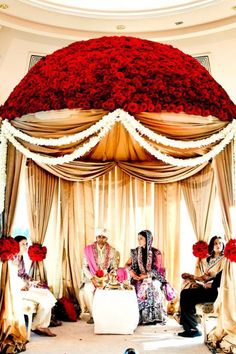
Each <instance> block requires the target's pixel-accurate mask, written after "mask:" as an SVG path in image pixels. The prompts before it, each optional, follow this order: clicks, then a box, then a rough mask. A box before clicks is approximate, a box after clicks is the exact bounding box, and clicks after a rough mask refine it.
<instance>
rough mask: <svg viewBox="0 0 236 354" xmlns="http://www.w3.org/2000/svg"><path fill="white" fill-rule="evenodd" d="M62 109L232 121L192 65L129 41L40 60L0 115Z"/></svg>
mask: <svg viewBox="0 0 236 354" xmlns="http://www.w3.org/2000/svg"><path fill="white" fill-rule="evenodd" d="M63 108H82V109H92V108H95V109H101V108H103V109H105V110H108V111H113V110H114V109H116V108H123V109H124V110H126V111H129V112H130V113H138V112H153V111H155V112H160V111H167V112H176V113H178V112H185V113H187V114H195V115H202V116H208V115H213V116H215V117H218V118H220V119H221V120H231V119H233V118H235V117H236V106H235V105H234V103H233V102H232V101H231V100H230V98H229V96H228V95H227V93H226V92H225V91H224V89H223V88H222V87H221V86H220V85H219V84H218V83H217V82H216V81H215V80H214V79H213V78H212V77H211V75H210V74H209V73H208V71H207V70H206V69H205V68H204V67H203V66H202V65H201V64H200V63H199V62H198V61H197V60H195V59H194V58H192V57H191V56H190V55H187V54H184V53H183V52H181V51H180V50H178V49H176V48H173V47H172V46H170V45H166V44H160V43H156V42H152V41H148V40H144V39H139V38H133V37H102V38H98V39H90V40H87V41H80V42H76V43H73V44H71V45H69V46H68V47H66V48H63V49H60V50H57V51H56V52H54V53H53V54H51V55H48V56H46V57H45V58H43V59H41V60H40V61H39V62H38V63H37V64H36V65H35V66H34V67H33V68H32V69H31V70H30V71H29V73H28V74H27V75H26V76H25V77H24V78H23V80H22V81H21V82H20V83H19V84H18V85H17V86H16V88H15V89H14V90H13V92H12V93H11V95H10V96H9V98H8V99H7V101H6V102H5V104H4V105H3V106H2V107H1V109H0V115H1V116H2V117H3V118H7V119H13V118H15V117H21V116H22V115H24V114H28V113H35V112H38V111H48V110H57V109H63Z"/></svg>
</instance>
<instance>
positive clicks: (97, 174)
mask: <svg viewBox="0 0 236 354" xmlns="http://www.w3.org/2000/svg"><path fill="white" fill-rule="evenodd" d="M106 113H107V112H106V111H103V110H91V111H81V110H63V111H51V112H40V113H36V114H31V115H27V116H24V117H21V118H20V119H15V120H13V121H12V122H11V124H12V125H13V126H14V127H15V128H17V129H20V130H21V131H22V132H24V133H26V134H28V135H29V136H32V137H41V138H58V137H64V136H69V135H71V134H75V133H79V132H82V131H84V130H85V129H87V128H89V127H91V126H92V125H94V124H95V123H96V122H98V121H99V120H100V119H101V118H102V117H103V116H104V115H105V114H106ZM135 118H136V119H137V120H139V121H140V123H141V124H143V125H144V126H145V127H147V128H149V129H151V130H152V131H153V132H156V133H159V134H162V135H164V136H167V137H169V138H172V139H175V140H178V139H179V140H181V141H184V140H186V141H187V140H196V139H203V138H207V137H210V136H211V135H212V134H214V133H217V132H219V131H221V130H222V129H223V128H224V127H225V126H226V125H227V124H228V123H227V122H223V121H219V120H218V119H217V118H214V117H207V118H206V117H200V116H190V115H186V114H182V113H180V114H174V113H140V114H138V115H136V116H135ZM93 136H96V134H93V135H92V136H91V137H93ZM89 139H90V137H85V138H84V139H82V140H81V141H79V142H78V141H76V142H70V143H67V144H64V145H62V146H43V145H42V146H39V145H34V144H32V143H27V142H25V141H23V140H20V139H17V140H18V141H19V142H20V143H21V144H23V145H24V146H25V147H26V148H27V149H29V150H30V151H31V152H36V153H39V154H41V155H45V156H53V157H57V156H63V155H64V154H70V153H72V152H74V151H75V149H78V148H79V147H80V146H82V145H83V144H84V143H86V142H88V140H89ZM145 139H146V140H147V141H148V142H149V143H150V144H151V145H152V146H153V147H155V148H158V149H159V150H160V151H161V152H163V153H166V154H168V155H171V156H173V157H180V158H189V157H197V156H201V155H202V154H204V153H206V152H207V151H209V149H210V148H212V146H210V145H209V146H205V147H202V146H198V147H197V148H192V149H181V148H179V147H176V148H173V147H171V146H163V145H162V144H160V143H156V142H153V141H149V139H148V138H145ZM212 145H213V144H212ZM226 151H228V150H227V149H226ZM229 154H230V153H229ZM217 159H218V161H217V163H216V166H219V167H218V172H217V175H218V176H220V174H224V172H223V171H221V167H220V163H222V164H225V165H226V164H227V162H224V159H225V156H224V154H223V153H221V154H220V155H219V156H218V158H217ZM222 160H223V161H222ZM38 165H39V166H40V167H41V168H42V169H44V170H46V171H48V172H49V173H50V174H53V175H54V176H55V177H57V178H59V189H58V191H57V190H56V189H55V190H54V192H52V194H54V199H53V204H52V207H53V209H54V211H53V213H54V215H56V218H54V220H53V224H54V226H53V227H52V222H49V227H48V230H49V229H50V230H51V231H52V230H53V233H52V232H51V234H53V237H52V236H51V240H49V236H50V235H49V234H48V230H47V232H46V234H47V235H46V239H45V242H46V243H48V244H52V245H53V251H52V250H51V251H50V252H49V259H50V253H51V256H52V257H54V259H55V258H56V262H54V263H53V264H52V266H50V269H49V273H50V274H49V273H48V277H49V278H50V279H51V281H52V282H54V285H55V288H56V289H57V291H58V294H59V293H60V294H68V293H69V294H70V295H72V296H73V297H76V298H77V299H78V298H79V290H78V289H79V284H80V282H81V279H80V265H81V263H82V262H81V259H82V254H83V249H84V246H85V245H86V244H88V243H91V242H92V241H93V240H94V228H95V227H97V226H102V227H108V228H110V231H111V237H110V238H109V242H110V243H111V244H112V245H113V246H114V247H116V248H118V249H119V251H120V253H121V262H124V261H125V260H126V259H127V258H128V253H127V252H128V250H129V249H130V248H133V247H134V246H135V244H136V237H137V233H138V232H139V231H140V230H142V229H144V228H149V229H151V230H154V232H153V233H154V235H155V240H156V241H155V242H156V245H154V246H155V247H158V248H159V249H161V251H162V253H163V255H164V263H165V266H166V269H167V277H168V279H169V280H170V282H171V283H172V284H173V285H174V286H176V287H178V284H177V279H179V275H180V274H179V263H180V252H179V250H180V243H179V242H178V238H179V212H180V211H179V210H180V207H179V206H180V183H181V182H180V181H182V180H185V179H186V178H190V179H189V181H188V182H186V188H188V187H187V183H188V186H189V187H190V188H192V193H190V194H189V197H188V201H189V204H190V200H191V203H192V205H193V206H194V210H195V213H196V220H195V222H194V224H195V225H197V220H198V222H199V223H198V225H199V229H197V228H196V227H195V229H196V234H197V235H198V237H199V239H200V235H201V237H204V238H206V235H207V232H208V230H209V227H210V224H211V211H212V210H211V208H212V204H211V203H212V200H213V198H214V187H213V174H212V169H211V167H208V168H206V166H207V163H204V164H202V165H199V166H195V167H173V166H169V165H166V164H165V163H163V162H162V161H158V160H156V159H155V157H153V156H152V155H150V154H149V153H148V152H147V151H146V150H144V149H143V148H142V147H140V145H139V144H138V143H137V142H136V141H135V140H134V138H133V137H131V135H129V133H128V132H127V131H126V129H125V128H124V126H123V125H122V124H121V123H116V124H115V125H114V126H113V127H112V129H111V130H110V131H109V133H108V134H107V135H106V136H105V137H104V138H103V139H102V140H101V141H100V142H99V143H98V144H97V145H96V146H95V147H94V148H92V149H91V150H90V151H89V152H87V154H86V155H84V156H83V158H80V159H78V160H76V161H74V162H71V163H68V164H67V163H65V164H63V165H56V166H48V165H45V164H44V163H41V162H40V163H38ZM35 170H36V168H35ZM229 171H230V166H227V173H226V174H225V175H227V178H226V176H222V177H221V176H220V177H218V187H219V189H220V191H221V193H222V198H221V199H222V200H223V199H225V198H226V201H225V202H224V208H223V209H224V213H225V219H226V220H227V224H229V219H228V216H227V213H228V211H227V210H226V209H227V208H228V206H229V205H230V202H231V201H230V197H229V196H230V193H231V192H229V191H228V190H227V188H228V187H227V182H228V180H227V179H228V178H229ZM196 173H199V176H197V177H196V179H193V180H192V181H191V178H192V176H194V175H195V174H196ZM193 178H194V177H193ZM205 178H206V180H205ZM199 180H200V182H199ZM219 180H222V181H223V182H221V183H220V182H219ZM201 181H202V182H201ZM205 181H207V182H206V185H205ZM193 186H194V187H193ZM206 186H207V187H206ZM202 187H204V188H203V189H204V190H205V192H206V194H208V196H209V198H210V201H208V202H207V203H206V205H205V207H204V208H203V205H201V203H200V205H199V204H198V203H197V199H196V198H197V197H198V196H199V195H203V193H201V192H200V189H201V188H202ZM39 188H41V187H40V186H39ZM184 188H185V187H184ZM225 190H226V191H227V192H226V195H225ZM57 198H58V199H57ZM204 198H205V195H204ZM206 199H207V198H205V199H204V200H206ZM41 210H42V208H41ZM42 215H43V214H40V216H39V220H40V218H42V217H43V216H42ZM200 215H202V219H201V217H200ZM225 224H226V222H225ZM226 231H227V230H226ZM41 232H42V231H41ZM227 233H228V234H230V232H228V231H227ZM41 235H43V232H42V233H41ZM40 237H41V236H40ZM55 240H56V242H55ZM56 252H57V255H56V256H55V255H52V254H53V253H56ZM122 257H123V258H122ZM173 259H174V260H175V264H173ZM56 265H57V266H58V265H59V267H58V268H55V267H56ZM230 267H232V264H231V265H230ZM60 270H61V274H62V276H61V277H59V276H58V272H59V271H60ZM53 271H54V275H53ZM55 272H56V273H57V274H56V275H55ZM231 274H233V273H232V272H231ZM233 276H234V275H233ZM55 277H56V281H55V280H53V278H54V279H55ZM231 283H232V281H231ZM225 306H226V308H227V309H228V306H227V305H226V304H225ZM225 313H226V314H227V311H226V312H225Z"/></svg>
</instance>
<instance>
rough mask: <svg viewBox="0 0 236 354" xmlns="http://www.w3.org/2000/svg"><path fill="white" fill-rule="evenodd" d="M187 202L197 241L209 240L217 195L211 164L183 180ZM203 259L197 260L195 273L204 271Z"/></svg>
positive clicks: (198, 273)
mask: <svg viewBox="0 0 236 354" xmlns="http://www.w3.org/2000/svg"><path fill="white" fill-rule="evenodd" d="M181 186H182V190H183V194H184V197H185V202H186V205H187V208H188V212H189V215H190V219H191V222H192V225H193V229H194V232H195V235H196V239H197V241H206V242H208V241H209V236H210V234H211V226H212V218H213V211H214V202H215V195H216V188H215V179H214V170H213V168H212V166H211V164H208V165H207V166H206V167H205V168H204V169H202V170H201V171H200V172H198V173H197V174H195V175H194V176H192V177H190V178H187V179H185V180H184V181H182V182H181ZM203 269H204V266H203V263H202V261H201V259H198V260H197V262H196V269H195V275H197V276H201V275H203V273H204V270H203Z"/></svg>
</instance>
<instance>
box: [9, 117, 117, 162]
mask: <svg viewBox="0 0 236 354" xmlns="http://www.w3.org/2000/svg"><path fill="white" fill-rule="evenodd" d="M114 124H115V120H111V121H109V124H107V126H105V127H104V128H102V129H101V130H100V132H99V134H98V135H97V136H95V137H92V138H90V139H89V141H88V142H86V143H84V144H83V145H82V146H81V147H79V148H78V149H76V150H74V151H73V152H72V153H71V154H65V155H63V156H60V157H48V156H43V155H41V154H37V153H34V152H31V151H30V150H29V149H27V148H25V147H24V146H23V145H22V144H21V143H19V142H18V141H17V140H16V139H15V137H14V136H13V135H11V134H10V133H9V132H8V131H5V132H4V134H5V135H6V138H7V139H8V140H9V141H10V142H11V143H12V144H13V145H14V147H15V148H16V149H17V150H19V151H20V152H21V153H22V154H23V155H25V156H26V157H27V158H29V159H32V160H33V161H35V162H38V163H45V164H47V165H54V166H55V165H59V164H64V163H69V162H72V161H74V160H76V159H78V158H79V157H81V156H83V155H85V154H86V153H87V152H88V151H90V150H91V149H92V148H93V147H94V146H96V145H97V144H98V143H99V142H100V141H101V140H102V139H103V138H104V136H105V135H107V133H108V132H109V131H110V129H111V128H112V126H113V125H114Z"/></svg>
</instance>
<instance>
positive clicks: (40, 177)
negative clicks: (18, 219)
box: [0, 37, 236, 353]
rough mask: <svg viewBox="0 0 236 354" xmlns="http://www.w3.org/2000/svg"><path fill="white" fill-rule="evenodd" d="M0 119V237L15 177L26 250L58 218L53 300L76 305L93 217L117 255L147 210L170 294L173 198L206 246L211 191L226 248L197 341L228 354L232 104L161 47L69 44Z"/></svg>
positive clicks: (8, 280)
mask: <svg viewBox="0 0 236 354" xmlns="http://www.w3.org/2000/svg"><path fill="white" fill-rule="evenodd" d="M0 117H1V146H0V148H1V154H0V213H1V215H2V218H1V235H2V240H3V239H4V240H6V236H9V235H11V232H12V227H13V219H14V213H15V209H16V201H17V195H18V187H19V178H20V174H21V173H22V171H25V174H26V182H27V190H28V194H27V199H28V204H29V207H28V213H29V221H30V233H31V239H32V242H33V243H37V244H40V245H42V244H43V242H44V240H45V235H46V233H47V229H48V225H49V219H50V215H51V212H52V211H51V210H52V209H53V208H54V211H55V210H56V213H57V214H56V215H57V217H56V218H55V219H54V221H55V222H54V224H56V226H55V230H54V231H55V232H53V233H52V235H51V237H52V239H53V242H54V246H55V245H56V243H59V245H60V246H59V247H58V248H57V249H58V250H59V251H58V254H57V255H56V260H57V261H56V265H57V270H58V271H57V272H54V275H53V277H51V280H50V281H51V283H52V284H53V289H54V292H55V294H56V295H59V294H62V293H63V294H70V296H74V297H75V298H76V299H77V300H78V301H79V299H80V296H79V295H80V294H79V290H78V289H79V286H78V285H79V283H80V268H81V259H82V254H83V248H84V246H85V244H86V243H88V242H90V241H91V240H92V239H93V230H94V227H95V226H97V224H98V220H99V222H100V223H101V225H108V226H109V228H110V229H111V231H112V232H111V234H112V235H113V239H112V241H114V242H115V241H116V238H117V240H119V243H120V245H121V249H122V250H123V251H124V252H127V250H128V249H129V248H130V243H129V237H128V236H127V235H132V234H135V232H136V231H137V229H136V227H137V226H138V224H137V223H138V221H139V218H140V215H141V214H142V212H141V214H138V211H140V210H146V209H148V208H150V205H151V206H152V207H151V209H150V210H151V211H150V210H149V215H148V216H147V215H146V216H145V217H144V219H145V218H146V219H145V220H146V221H145V222H146V226H147V227H149V228H153V231H154V234H157V235H159V236H158V237H159V241H158V242H159V246H160V243H161V248H162V249H163V253H164V257H165V259H164V262H165V266H166V268H167V270H168V277H169V280H170V281H171V282H172V283H173V284H174V285H175V286H176V287H178V284H176V283H175V282H176V279H178V278H179V275H180V269H179V257H178V254H179V253H178V251H177V248H176V245H178V244H179V235H180V226H179V218H180V215H179V209H180V195H181V191H182V192H183V195H184V197H185V201H186V205H187V209H188V212H189V215H190V219H191V221H192V224H193V228H194V231H195V234H196V240H197V241H199V240H200V241H208V240H209V238H210V235H209V233H210V229H211V225H212V214H213V213H212V211H213V204H214V200H215V196H216V193H217V194H218V197H219V200H220V204H221V211H222V220H223V225H224V229H225V235H226V238H227V241H228V248H227V249H228V250H229V251H228V253H227V255H226V256H227V261H226V264H225V268H224V271H223V277H222V281H221V287H220V291H219V297H218V301H217V302H216V304H217V312H218V322H217V327H216V329H215V330H213V331H212V332H211V333H210V334H209V336H208V343H209V345H210V346H211V347H212V348H217V347H221V349H223V350H224V351H225V352H233V353H235V352H236V326H235V323H236V303H235V293H236V285H235V284H236V282H235V279H236V266H235V261H236V259H235V247H236V246H235V240H234V237H235V235H233V234H232V233H233V230H232V217H231V214H230V208H232V207H235V198H236V195H235V144H234V140H235V134H236V124H235V123H236V121H235V118H236V106H235V104H234V103H233V102H232V101H231V100H230V98H229V96H228V95H227V93H226V92H225V91H224V89H223V88H222V87H221V86H220V85H219V84H218V83H217V82H216V81H215V80H214V79H213V78H212V77H211V75H210V74H209V72H208V71H207V70H206V69H205V68H204V67H203V66H201V64H199V63H198V62H197V61H196V60H195V59H194V58H192V57H191V56H189V55H186V54H184V53H183V52H181V51H180V50H178V49H176V48H173V47H172V46H170V45H165V44H160V43H156V42H152V41H148V40H143V39H138V38H132V37H102V38H98V39H91V40H88V41H80V42H76V43H73V44H71V45H69V46H68V47H66V48H63V49H60V50H57V51H56V52H54V53H53V54H51V55H48V56H46V57H44V58H43V59H41V60H40V61H39V62H38V63H37V64H36V65H35V66H34V67H33V68H32V69H31V70H30V71H29V72H28V74H27V75H26V76H25V77H24V78H23V79H22V80H21V82H20V83H19V84H18V85H17V86H16V87H15V89H14V90H13V92H12V93H11V94H10V96H9V98H8V99H7V101H6V102H5V104H4V105H3V106H1V107H0ZM95 190H96V191H98V195H99V196H100V199H98V200H97V202H95V200H94V191H95ZM144 196H145V197H144ZM95 204H96V205H95ZM150 215H151V216H150ZM142 217H143V216H141V218H142ZM144 219H143V220H144ZM58 235H59V236H58ZM4 245H6V242H5V243H4V242H2V244H1V247H0V256H1V260H2V262H1V266H0V269H1V289H0V303H1V305H2V306H1V312H0V317H1V328H0V331H1V334H0V337H1V343H2V344H1V350H3V351H4V350H6V348H7V347H9V346H11V348H13V349H12V350H15V352H17V351H21V350H23V349H24V345H25V343H26V333H25V328H24V322H23V319H22V317H21V313H20V312H19V311H18V309H17V303H16V295H15V293H14V291H12V289H13V287H14V286H13V281H12V276H13V275H12V272H11V261H8V260H7V259H9V258H10V257H8V258H7V257H5V258H4V257H3V256H2V254H4V252H5V248H4V247H6V246H4ZM48 253H49V254H50V250H49V252H48ZM54 253H56V246H55V251H54ZM48 256H50V255H48ZM54 256H55V254H54ZM36 258H37V257H36ZM173 259H175V263H174V264H173V262H172V260H173ZM31 272H32V274H33V276H34V277H35V278H40V279H46V277H47V274H46V272H45V268H44V263H43V261H37V260H34V261H33V263H32V266H31ZM12 352H14V351H12Z"/></svg>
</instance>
